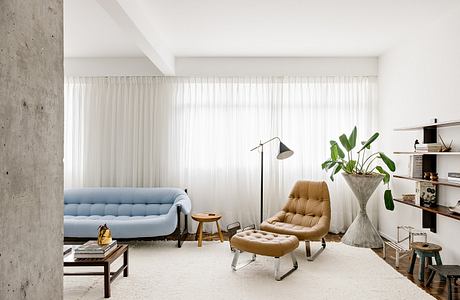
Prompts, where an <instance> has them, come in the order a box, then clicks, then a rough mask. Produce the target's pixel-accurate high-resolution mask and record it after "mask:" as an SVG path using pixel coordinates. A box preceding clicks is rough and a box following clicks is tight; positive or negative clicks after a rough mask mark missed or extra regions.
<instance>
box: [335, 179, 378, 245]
mask: <svg viewBox="0 0 460 300" xmlns="http://www.w3.org/2000/svg"><path fill="white" fill-rule="evenodd" d="M343 176H344V178H345V181H346V182H347V183H348V185H349V186H350V188H351V190H352V191H353V194H355V196H356V199H357V200H358V204H359V207H360V211H359V214H358V215H357V216H356V218H355V219H354V221H353V223H352V224H351V225H350V227H349V228H348V230H347V232H346V233H345V235H344V236H343V237H342V243H344V244H347V245H350V246H355V247H363V248H382V247H383V240H382V238H381V237H380V234H379V233H378V231H377V230H376V229H375V227H374V225H372V223H371V220H369V217H368V216H367V212H366V205H367V201H368V200H369V198H370V196H371V195H372V194H373V193H374V191H375V189H376V188H377V186H378V185H379V183H380V182H381V181H382V179H383V175H355V174H347V173H343Z"/></svg>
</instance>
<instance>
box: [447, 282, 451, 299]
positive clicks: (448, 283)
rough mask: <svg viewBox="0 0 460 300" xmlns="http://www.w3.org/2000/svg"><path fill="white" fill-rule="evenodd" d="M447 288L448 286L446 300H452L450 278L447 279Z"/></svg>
mask: <svg viewBox="0 0 460 300" xmlns="http://www.w3.org/2000/svg"><path fill="white" fill-rule="evenodd" d="M447 286H448V293H449V295H448V298H447V299H448V300H452V280H451V278H450V277H447Z"/></svg>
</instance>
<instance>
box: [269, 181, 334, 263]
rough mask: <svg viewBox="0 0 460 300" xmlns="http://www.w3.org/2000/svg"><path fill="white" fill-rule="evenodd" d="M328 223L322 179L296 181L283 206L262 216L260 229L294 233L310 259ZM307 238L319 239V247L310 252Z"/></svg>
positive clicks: (327, 195) (329, 206)
mask: <svg viewBox="0 0 460 300" xmlns="http://www.w3.org/2000/svg"><path fill="white" fill-rule="evenodd" d="M330 223H331V205H330V201H329V189H328V188H327V184H326V182H324V181H321V182H319V181H297V182H296V184H295V185H294V188H293V189H292V191H291V194H290V195H289V200H288V201H287V203H286V204H285V205H284V207H283V210H281V211H280V212H278V213H277V214H275V215H274V216H273V217H271V218H269V219H267V220H265V221H264V222H263V223H262V224H261V225H260V229H261V230H264V231H269V232H274V233H279V234H291V235H295V236H296V237H297V238H298V239H299V241H305V250H306V254H307V259H308V260H310V261H312V260H314V259H315V258H316V256H318V255H319V254H320V253H321V252H322V251H323V250H324V248H326V241H325V240H324V237H325V236H326V234H327V233H328V232H329V227H330ZM310 241H321V248H320V249H319V250H318V251H316V253H314V254H313V255H312V254H311V250H310Z"/></svg>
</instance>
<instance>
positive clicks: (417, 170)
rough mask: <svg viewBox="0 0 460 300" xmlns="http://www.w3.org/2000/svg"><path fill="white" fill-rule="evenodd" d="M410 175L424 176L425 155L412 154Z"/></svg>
mask: <svg viewBox="0 0 460 300" xmlns="http://www.w3.org/2000/svg"><path fill="white" fill-rule="evenodd" d="M409 177H414V178H422V177H423V156H422V155H411V157H410V162H409Z"/></svg>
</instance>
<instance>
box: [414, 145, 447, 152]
mask: <svg viewBox="0 0 460 300" xmlns="http://www.w3.org/2000/svg"><path fill="white" fill-rule="evenodd" d="M441 149H442V145H441V144H439V143H428V144H416V145H415V152H440V151H441Z"/></svg>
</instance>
